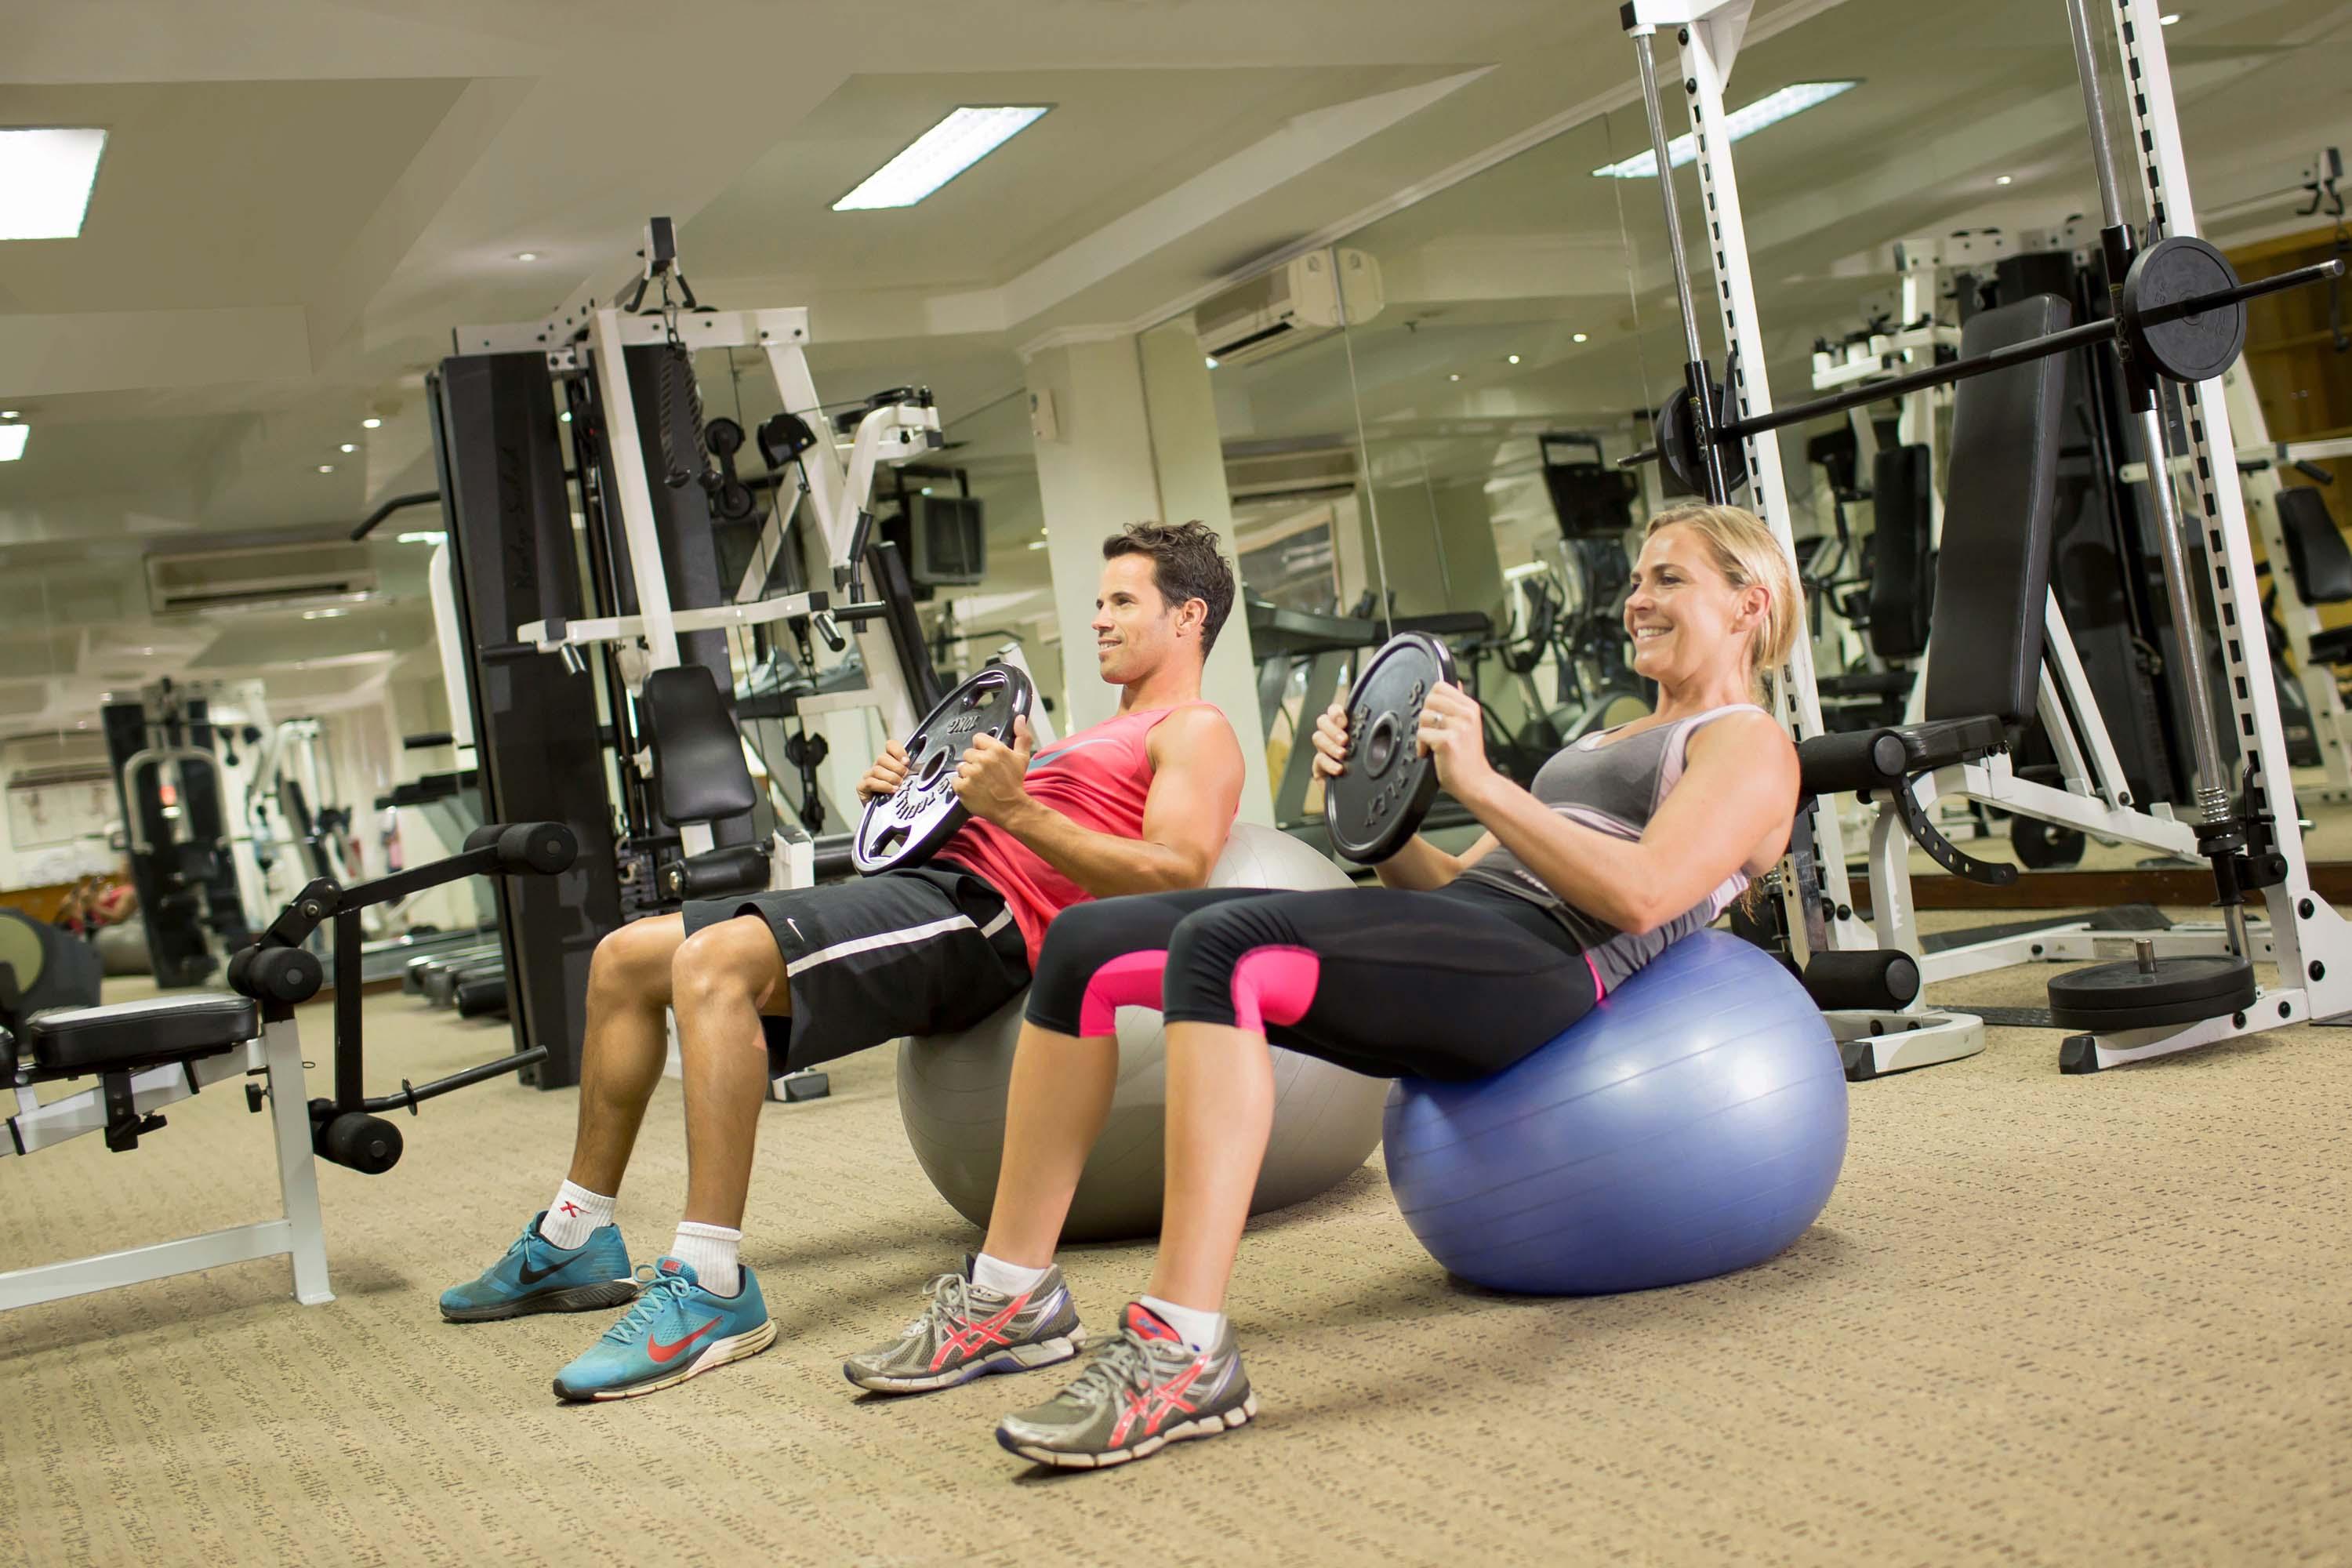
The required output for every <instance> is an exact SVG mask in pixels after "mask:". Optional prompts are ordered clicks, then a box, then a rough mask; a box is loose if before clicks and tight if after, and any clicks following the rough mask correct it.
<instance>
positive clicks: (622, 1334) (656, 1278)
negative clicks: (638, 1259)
mask: <svg viewBox="0 0 2352 1568" xmlns="http://www.w3.org/2000/svg"><path fill="white" fill-rule="evenodd" d="M632 1272H633V1273H634V1274H635V1276H636V1279H637V1285H638V1290H637V1300H636V1304H635V1306H633V1307H631V1308H630V1309H629V1310H627V1311H626V1312H625V1313H623V1314H622V1316H621V1321H619V1322H617V1323H614V1325H613V1326H612V1327H611V1328H609V1329H606V1330H605V1331H604V1337H605V1338H606V1339H608V1340H610V1341H612V1342H614V1344H616V1345H625V1344H627V1343H628V1342H630V1341H632V1340H634V1339H635V1338H636V1337H637V1336H638V1335H639V1334H641V1333H643V1332H645V1331H646V1329H648V1328H650V1327H652V1326H653V1321H654V1315H655V1314H656V1313H657V1312H659V1311H660V1310H661V1309H662V1303H663V1302H664V1301H683V1300H686V1293H687V1292H688V1290H691V1289H694V1287H693V1286H691V1285H689V1284H688V1283H687V1282H686V1280H685V1279H684V1278H683V1277H682V1276H679V1275H676V1274H656V1273H655V1272H654V1266H653V1265H652V1264H650V1263H640V1264H638V1265H637V1266H636V1268H635V1269H633V1270H632Z"/></svg>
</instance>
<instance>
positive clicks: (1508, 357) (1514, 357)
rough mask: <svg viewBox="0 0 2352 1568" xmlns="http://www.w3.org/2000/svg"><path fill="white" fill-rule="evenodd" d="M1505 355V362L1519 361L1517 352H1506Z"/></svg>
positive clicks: (1515, 362)
mask: <svg viewBox="0 0 2352 1568" xmlns="http://www.w3.org/2000/svg"><path fill="white" fill-rule="evenodd" d="M1503 357H1504V360H1505V362H1506V363H1510V364H1517V363H1519V356H1518V355H1517V354H1506V355H1504V356H1503Z"/></svg>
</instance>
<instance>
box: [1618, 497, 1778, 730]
mask: <svg viewBox="0 0 2352 1568" xmlns="http://www.w3.org/2000/svg"><path fill="white" fill-rule="evenodd" d="M1668 528H1687V529H1689V530H1690V531H1692V532H1693V533H1696V534H1697V535H1698V536H1699V537H1700V538H1702V539H1704V540H1706V542H1707V548H1708V551H1709V552H1710V553H1711V554H1712V555H1713V556H1714V558H1715V566H1716V570H1717V571H1718V572H1720V573H1722V574H1723V575H1724V577H1725V578H1726V579H1727V581H1728V582H1729V583H1730V584H1731V585H1732V587H1733V588H1735V589H1738V588H1749V587H1760V588H1762V589H1763V590H1764V594H1765V597H1766V600H1767V603H1766V605H1765V606H1764V618H1763V620H1762V621H1761V622H1759V624H1758V625H1757V627H1756V629H1755V631H1754V632H1753V633H1751V634H1750V635H1749V637H1748V672H1749V676H1750V679H1752V680H1753V681H1754V684H1755V687H1756V690H1757V691H1758V693H1759V695H1769V693H1770V692H1771V690H1772V688H1773V684H1774V681H1775V679H1776V677H1777V676H1778V674H1779V671H1780V667H1781V666H1782V665H1785V664H1786V663H1788V662H1789V652H1790V649H1791V648H1793V647H1796V646H1797V637H1798V636H1799V634H1800V633H1801V631H1802V630H1803V628H1804V618H1805V609H1804V604H1805V602H1804V598H1803V596H1802V595H1800V594H1799V593H1798V592H1797V573H1796V569H1795V567H1793V566H1792V565H1790V562H1789V556H1788V553H1787V552H1785V551H1783V550H1782V549H1781V548H1780V541H1779V540H1777V539H1775V538H1773V537H1772V531H1771V530H1770V529H1769V528H1767V527H1766V526H1764V521H1763V519H1761V518H1759V517H1758V516H1757V515H1756V514H1755V513H1754V512H1752V511H1749V510H1747V509H1746V508H1744V507H1736V506H1714V505H1710V504H1709V503H1707V502H1706V501H1688V502H1685V503H1684V504H1683V505H1680V506H1670V507H1668V508H1667V509H1666V510H1664V511H1662V512H1660V513H1658V514H1657V515H1656V516H1655V517H1654V518H1652V519H1650V526H1649V527H1648V528H1646V529H1644V530H1643V533H1642V537H1643V539H1645V540H1647V539H1650V538H1653V537H1654V536H1655V535H1656V534H1657V533H1658V531H1660V530H1662V529H1668Z"/></svg>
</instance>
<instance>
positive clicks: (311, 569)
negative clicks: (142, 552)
mask: <svg viewBox="0 0 2352 1568" xmlns="http://www.w3.org/2000/svg"><path fill="white" fill-rule="evenodd" d="M375 587H376V573H375V558H374V553H373V551H372V550H371V549H370V548H369V547H368V546H367V545H365V544H352V543H346V542H338V541H326V542H315V543H304V544H287V545H267V546H262V547H259V548H256V549H245V550H210V551H202V552H191V553H184V554H156V555H150V556H148V557H147V605H148V608H149V609H151V610H152V611H153V612H154V613H155V614H156V615H159V616H173V615H182V616H184V615H201V614H204V613H205V612H207V611H213V612H224V611H236V610H252V609H296V608H299V607H301V606H303V605H327V604H333V603H337V602H339V601H340V602H346V603H347V602H349V601H350V600H352V599H353V598H355V597H358V596H359V595H367V594H373V592H375Z"/></svg>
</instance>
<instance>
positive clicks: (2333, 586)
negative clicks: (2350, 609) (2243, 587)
mask: <svg viewBox="0 0 2352 1568" xmlns="http://www.w3.org/2000/svg"><path fill="white" fill-rule="evenodd" d="M2277 505H2278V520H2279V531H2280V532H2281V533H2283V534H2284V535H2285V536H2286V560H2287V565H2288V566H2289V567H2291V568H2293V570H2294V591H2295V596H2296V597H2297V598H2299V599H2301V600H2302V601H2303V602H2304V603H2305V604H2306V605H2311V606H2313V607H2314V608H2316V607H2317V606H2319V605H2340V604H2343V603H2344V602H2345V601H2346V600H2347V599H2352V545H2347V544H2346V543H2345V542H2344V535H2343V533H2342V531H2340V530H2338V529H2337V528H2336V520H2335V519H2334V518H2332V517H2330V516H2328V515H2327V502H2326V500H2325V499H2323V498H2322V497H2321V495H2320V493H2319V492H2318V491H2317V490H2315V489H2312V488H2310V487H2309V486H2308V485H2290V486H2287V487H2286V488H2284V489H2281V490H2280V491H2279V493H2278V502H2277ZM2311 657H2312V658H2315V659H2316V660H2318V661H2319V662H2320V663H2321V664H2352V626H2336V627H2335V628H2333V629H2332V630H2328V631H2324V632H2317V633H2315V634H2313V636H2312V639H2311Z"/></svg>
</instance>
